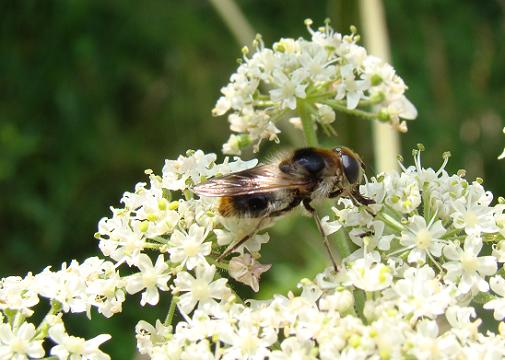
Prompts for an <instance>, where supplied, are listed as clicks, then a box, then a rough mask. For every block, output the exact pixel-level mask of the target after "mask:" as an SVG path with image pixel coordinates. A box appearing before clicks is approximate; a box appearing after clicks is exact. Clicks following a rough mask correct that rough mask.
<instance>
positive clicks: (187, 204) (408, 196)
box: [0, 21, 505, 360]
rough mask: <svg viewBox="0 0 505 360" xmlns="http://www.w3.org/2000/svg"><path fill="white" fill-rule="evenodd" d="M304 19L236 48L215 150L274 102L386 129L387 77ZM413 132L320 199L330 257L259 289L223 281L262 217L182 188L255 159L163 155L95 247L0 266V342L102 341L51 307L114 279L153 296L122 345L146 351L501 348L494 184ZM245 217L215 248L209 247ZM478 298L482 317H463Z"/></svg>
mask: <svg viewBox="0 0 505 360" xmlns="http://www.w3.org/2000/svg"><path fill="white" fill-rule="evenodd" d="M307 27H308V29H309V32H310V34H311V36H312V38H311V40H310V41H308V40H304V39H298V40H293V39H281V40H280V41H279V42H277V43H275V44H274V46H273V48H272V49H267V48H265V47H264V45H263V43H262V42H261V39H258V40H257V44H256V45H257V46H256V51H255V53H254V54H252V55H248V54H247V52H245V55H244V62H243V64H242V65H241V66H240V67H239V69H238V70H237V73H236V74H234V75H232V78H231V83H230V84H229V85H228V86H226V87H225V88H224V89H223V94H224V96H223V97H222V98H221V99H220V100H219V101H218V104H217V106H216V109H215V113H216V115H218V114H224V113H226V112H230V114H229V120H230V124H231V128H232V131H234V132H236V133H237V134H238V135H232V137H231V139H230V141H229V142H228V143H227V144H226V145H225V150H229V152H235V153H237V152H239V151H240V149H241V148H242V147H243V146H244V145H245V144H247V143H251V142H252V143H254V144H255V146H256V147H257V146H258V145H259V142H260V141H261V140H262V139H265V138H268V139H269V140H277V134H278V133H279V130H278V129H277V127H276V122H277V121H278V120H280V119H281V118H283V117H292V118H291V123H293V124H295V125H296V124H298V123H300V124H301V126H302V127H304V130H305V128H306V127H307V126H309V127H310V128H311V129H312V130H314V129H313V127H312V126H313V124H314V123H315V122H316V121H317V123H318V125H319V126H321V127H323V128H324V127H327V126H329V124H331V122H332V121H334V119H335V113H334V111H335V110H339V111H344V112H348V113H352V114H355V115H360V116H363V117H367V118H370V119H372V118H373V119H375V118H378V119H380V120H383V121H387V122H390V123H391V124H392V125H393V126H395V127H397V128H399V129H404V124H403V123H402V122H401V121H400V118H404V119H409V118H414V117H415V115H416V112H415V108H414V107H413V106H412V105H411V104H410V103H409V102H408V100H407V99H406V98H405V96H404V95H403V93H404V91H405V89H406V87H405V85H404V84H403V82H402V80H401V79H400V78H399V77H397V76H396V75H395V73H394V70H393V69H392V68H391V66H389V65H387V64H385V63H383V62H382V61H380V60H379V59H377V58H375V57H372V56H368V55H367V54H366V51H365V50H364V49H363V48H361V47H360V46H358V45H356V41H357V39H358V36H357V35H356V33H355V31H353V33H352V34H351V35H347V36H342V35H340V34H338V33H335V32H334V31H333V30H332V29H331V28H330V27H329V25H326V26H325V27H323V28H321V29H318V30H317V31H315V30H313V29H312V28H311V27H310V21H309V22H307ZM298 116H299V117H300V121H298V120H297V119H296V117H298ZM304 132H305V133H306V134H307V133H308V132H309V131H304ZM423 150H424V149H423V147H422V146H419V147H418V149H417V150H415V151H414V152H413V157H414V165H411V166H408V167H407V166H405V165H403V164H401V171H400V172H389V173H382V174H378V175H376V176H374V177H372V178H371V179H370V180H369V181H368V182H367V183H366V184H364V185H362V186H361V187H360V189H359V190H360V193H361V195H362V196H364V197H367V198H369V199H372V200H373V203H372V204H370V205H368V206H364V205H360V206H357V205H356V204H355V203H353V201H351V199H348V198H346V197H345V196H344V197H341V198H339V199H338V200H337V201H336V203H335V204H334V205H335V206H334V207H333V208H332V210H331V211H328V212H329V214H325V216H324V217H322V221H321V223H322V228H323V229H324V231H325V233H327V234H332V233H336V234H337V237H339V238H340V239H341V240H340V241H347V240H348V241H349V243H350V244H354V248H353V251H348V253H347V254H341V255H343V256H342V258H343V259H342V263H341V265H340V269H339V271H338V272H335V270H334V268H333V267H332V266H328V268H327V269H321V272H320V273H319V274H316V275H313V274H310V275H308V276H309V277H310V278H312V279H302V280H301V281H300V283H299V286H298V290H297V291H293V292H288V293H287V294H275V295H273V296H272V297H271V298H269V299H266V300H261V301H258V300H252V299H251V300H245V301H243V300H242V299H240V298H239V296H238V295H237V293H236V292H235V291H234V288H235V286H236V285H237V283H243V284H246V285H247V286H249V287H250V288H251V289H252V290H254V291H261V287H262V286H261V285H262V283H261V275H262V274H263V273H264V272H266V271H269V270H270V268H271V267H275V264H273V265H270V264H262V263H260V262H259V260H260V258H261V252H262V245H263V244H265V243H267V242H268V241H269V240H270V236H269V234H268V233H267V232H266V231H265V230H264V229H261V228H260V227H259V224H258V219H231V218H225V217H222V216H220V215H219V212H218V210H217V208H218V204H217V201H216V199H215V198H205V197H201V198H197V197H196V196H195V195H194V194H193V193H192V192H191V189H192V188H193V187H194V186H195V185H197V184H199V183H201V182H203V181H205V180H207V179H208V178H210V177H213V176H218V175H225V174H228V173H231V172H237V171H241V170H244V169H248V168H251V167H253V166H255V165H256V164H257V161H256V160H251V161H242V160H240V159H239V158H235V159H230V158H225V160H224V161H223V162H222V163H217V162H216V160H217V155H216V154H206V153H204V152H203V151H201V150H197V151H188V152H187V153H186V154H184V155H181V156H179V157H178V158H177V159H176V160H167V161H166V162H165V165H164V167H163V169H162V173H161V175H156V174H154V172H153V171H151V170H148V171H146V174H147V175H148V180H147V181H146V182H141V183H138V184H137V185H136V186H135V189H134V191H132V192H126V193H124V195H123V197H122V199H121V205H120V206H119V207H112V208H111V215H110V217H105V218H103V219H101V220H100V222H99V224H98V232H97V233H96V234H95V237H96V238H97V239H98V240H99V248H100V250H101V252H102V254H103V256H104V257H105V258H107V259H100V258H98V257H92V258H88V259H86V260H85V261H82V262H78V261H75V260H74V261H71V262H70V263H69V264H68V265H67V263H64V264H62V266H61V267H60V268H59V269H57V270H53V269H51V267H47V268H46V269H44V270H43V271H42V272H40V273H39V274H35V275H33V274H28V275H26V276H25V277H15V276H12V277H7V278H4V279H1V280H0V359H7V358H9V359H10V358H14V359H28V358H42V357H44V356H46V355H51V356H53V357H55V358H58V359H110V357H109V356H108V355H107V354H105V353H104V352H103V351H102V350H101V349H100V346H101V344H102V343H104V342H105V341H107V340H109V339H110V335H108V334H101V335H98V336H96V337H94V338H92V339H89V340H86V339H84V338H80V337H77V336H73V335H70V334H68V333H67V330H66V327H65V326H64V319H65V318H66V317H67V316H68V314H70V313H85V314H86V316H87V317H91V316H92V315H93V314H96V313H99V314H101V315H103V316H105V317H111V316H114V315H115V314H117V313H119V312H121V311H122V306H123V303H124V302H125V301H126V299H127V296H131V297H135V300H136V301H137V302H138V303H139V304H140V305H141V306H142V307H144V308H148V307H151V306H159V304H160V300H161V299H162V298H168V299H169V300H170V306H169V307H168V309H167V314H166V316H165V317H164V321H163V322H162V321H161V320H159V319H158V320H156V322H155V324H154V325H151V324H149V323H147V322H146V321H144V320H140V321H139V322H138V324H137V326H136V328H135V332H136V339H137V348H138V351H139V352H140V353H141V354H146V355H148V356H149V357H150V358H153V359H219V360H227V359H230V360H231V359H264V358H269V359H335V358H352V359H366V358H373V359H376V358H385V359H402V358H419V359H439V358H448V359H466V358H469V359H474V358H478V359H480V358H483V359H502V358H505V323H504V319H505V278H504V275H505V270H504V263H505V200H503V198H499V199H498V202H497V203H493V194H492V193H491V192H489V191H486V190H485V189H484V187H483V186H482V181H480V180H475V181H469V180H467V179H465V178H464V176H463V173H462V172H458V174H449V173H448V172H447V171H446V170H445V166H446V164H447V161H448V159H449V154H448V153H446V154H444V156H443V159H444V160H443V163H442V166H441V167H440V168H439V169H436V170H435V169H432V168H425V167H423V165H422V163H421V152H422V151H423ZM252 232H254V234H253V235H252V236H251V237H250V238H248V240H247V241H246V242H245V243H244V244H243V245H242V246H239V247H238V248H237V249H235V251H234V252H233V254H232V255H233V256H232V258H231V259H230V260H224V261H222V260H221V259H220V258H219V254H221V253H222V251H223V250H224V247H225V246H228V245H229V244H231V243H233V242H235V241H237V240H240V239H243V238H244V236H245V235H247V234H251V233H252ZM328 265H329V264H328ZM41 300H48V301H49V302H50V305H51V306H50V310H49V312H48V314H47V315H46V316H45V317H44V318H43V320H42V321H41V322H40V323H39V324H38V325H37V326H36V325H35V324H34V323H33V322H31V321H30V322H29V321H28V319H29V318H30V317H31V316H32V315H33V314H34V312H35V311H36V310H38V309H39V305H40V304H41V303H43V301H41ZM484 311H489V314H491V311H492V315H493V317H494V319H495V320H496V325H497V326H496V329H497V331H495V332H492V331H488V332H486V333H485V334H484V333H483V332H480V328H479V327H480V325H481V323H482V320H481V319H480V318H479V317H478V316H477V314H481V313H482V312H484ZM175 313H178V316H174V314H175ZM176 318H179V319H181V321H179V322H178V323H175V322H174V319H176ZM496 329H495V330H496ZM46 351H47V352H48V354H46Z"/></svg>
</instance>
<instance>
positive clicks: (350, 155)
mask: <svg viewBox="0 0 505 360" xmlns="http://www.w3.org/2000/svg"><path fill="white" fill-rule="evenodd" d="M363 174H364V163H363V161H362V160H361V158H360V157H359V155H358V154H356V153H355V152H354V151H352V150H351V149H349V148H347V147H337V148H334V149H324V148H313V147H308V148H302V149H298V150H295V151H292V152H290V153H286V154H284V156H282V157H279V158H278V159H277V160H276V161H272V162H270V163H268V164H261V165H258V166H256V167H253V168H251V169H247V170H243V171H239V172H235V173H232V174H229V175H225V176H220V177H215V178H211V179H210V180H208V181H206V182H204V183H201V184H199V185H196V186H195V187H194V188H193V192H194V193H196V194H198V195H201V196H209V197H220V201H219V206H218V210H219V213H220V214H221V215H222V216H225V217H241V218H257V219H259V221H258V223H257V225H256V227H255V228H254V230H253V231H252V232H251V233H250V234H249V235H247V236H245V237H243V238H242V239H240V240H239V241H237V242H235V243H232V244H230V246H229V247H228V248H227V249H226V250H225V251H224V252H223V253H222V254H221V256H220V257H219V259H218V260H221V259H223V258H224V257H226V256H227V255H229V254H230V253H231V252H233V251H234V250H236V249H237V248H238V247H239V246H240V245H242V244H243V243H244V242H246V241H247V240H248V239H249V238H251V236H253V235H254V234H255V233H256V232H257V231H258V230H259V229H260V227H261V225H262V224H264V222H265V220H266V219H269V218H272V217H276V216H279V215H282V214H285V213H287V212H289V211H290V210H292V209H294V208H295V207H297V206H298V205H299V204H302V205H303V207H304V208H305V209H307V211H309V213H311V214H312V216H313V217H314V220H315V221H316V224H317V227H318V229H319V231H320V232H321V234H322V236H323V238H324V246H325V247H326V250H327V252H328V254H329V256H330V259H331V261H332V263H333V266H334V268H335V270H336V269H337V265H336V261H335V258H334V256H333V254H332V251H331V249H330V244H329V242H328V238H327V236H326V235H325V233H324V231H323V228H322V226H321V220H320V219H319V216H318V214H317V212H316V211H315V209H314V208H313V207H312V206H311V203H312V201H317V200H320V199H326V198H336V197H339V196H345V197H348V198H350V199H351V200H352V201H353V202H354V203H360V204H363V205H369V204H372V203H373V200H371V199H368V198H366V197H364V196H362V195H361V194H360V193H359V185H360V183H361V181H362V179H363Z"/></svg>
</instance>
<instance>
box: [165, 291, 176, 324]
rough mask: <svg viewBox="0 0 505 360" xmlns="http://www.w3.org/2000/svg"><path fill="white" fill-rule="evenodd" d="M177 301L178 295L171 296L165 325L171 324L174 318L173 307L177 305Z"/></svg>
mask: <svg viewBox="0 0 505 360" xmlns="http://www.w3.org/2000/svg"><path fill="white" fill-rule="evenodd" d="M178 302H179V297H178V296H172V301H170V307H169V308H168V314H167V317H166V318H165V324H164V325H165V326H169V325H172V320H173V319H174V313H175V307H176V306H177V303H178Z"/></svg>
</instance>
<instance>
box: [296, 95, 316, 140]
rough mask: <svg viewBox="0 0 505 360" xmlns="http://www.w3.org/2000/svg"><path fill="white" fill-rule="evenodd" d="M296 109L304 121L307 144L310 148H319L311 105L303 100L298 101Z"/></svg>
mask: <svg viewBox="0 0 505 360" xmlns="http://www.w3.org/2000/svg"><path fill="white" fill-rule="evenodd" d="M296 109H297V110H298V115H300V118H301V119H302V126H303V134H304V135H305V142H306V143H307V145H308V146H318V145H319V141H317V134H316V129H315V128H314V120H313V119H312V116H311V108H310V104H309V103H307V102H306V101H304V100H303V99H297V101H296Z"/></svg>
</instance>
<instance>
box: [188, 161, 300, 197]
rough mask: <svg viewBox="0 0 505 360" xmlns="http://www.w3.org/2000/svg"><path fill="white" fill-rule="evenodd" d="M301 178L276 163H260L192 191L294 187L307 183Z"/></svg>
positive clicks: (219, 193) (250, 191)
mask: <svg viewBox="0 0 505 360" xmlns="http://www.w3.org/2000/svg"><path fill="white" fill-rule="evenodd" d="M308 184H309V182H308V181H307V180H306V179H303V178H297V177H296V176H293V175H288V174H285V173H283V172H282V171H280V170H279V168H278V166H276V165H260V166H257V167H254V168H252V169H248V170H243V171H239V172H236V173H233V174H229V175H225V176H221V177H216V178H213V179H210V180H209V181H207V182H204V183H202V184H199V185H196V186H195V187H194V188H193V192H195V193H196V194H198V195H204V196H210V197H212V196H236V195H247V194H258V193H265V192H272V191H275V190H280V189H294V188H299V187H303V186H306V185H308Z"/></svg>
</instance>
